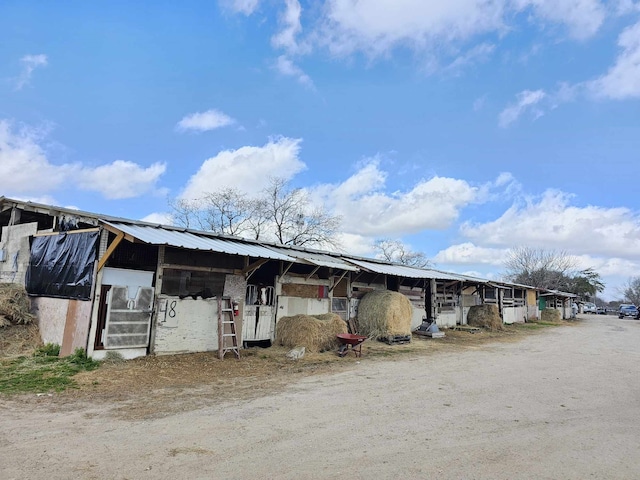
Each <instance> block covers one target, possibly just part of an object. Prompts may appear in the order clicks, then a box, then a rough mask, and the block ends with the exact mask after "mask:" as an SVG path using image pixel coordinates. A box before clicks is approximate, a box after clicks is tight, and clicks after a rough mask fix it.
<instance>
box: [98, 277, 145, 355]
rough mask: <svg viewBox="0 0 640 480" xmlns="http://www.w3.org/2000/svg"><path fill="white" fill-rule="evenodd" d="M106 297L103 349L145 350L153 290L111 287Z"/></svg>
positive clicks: (120, 286) (125, 286) (128, 286)
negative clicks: (140, 348)
mask: <svg viewBox="0 0 640 480" xmlns="http://www.w3.org/2000/svg"><path fill="white" fill-rule="evenodd" d="M134 289H135V290H134ZM131 290H134V291H133V292H132V291H131ZM108 295H109V297H108V300H107V318H106V322H105V330H104V335H103V341H104V347H105V348H139V347H145V348H146V347H147V346H148V345H149V332H150V330H151V313H152V312H153V308H152V305H153V288H152V287H144V286H138V287H132V286H130V285H112V286H111V290H109V294H108Z"/></svg>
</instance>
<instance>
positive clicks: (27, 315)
mask: <svg viewBox="0 0 640 480" xmlns="http://www.w3.org/2000/svg"><path fill="white" fill-rule="evenodd" d="M0 317H4V318H5V320H6V321H8V322H9V323H10V324H11V325H27V324H29V323H33V320H34V318H35V317H34V316H33V315H32V314H31V302H30V301H29V297H28V296H27V291H26V290H25V289H24V287H23V286H22V285H18V284H17V283H0Z"/></svg>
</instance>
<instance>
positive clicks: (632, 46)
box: [587, 22, 640, 100]
mask: <svg viewBox="0 0 640 480" xmlns="http://www.w3.org/2000/svg"><path fill="white" fill-rule="evenodd" d="M618 45H619V46H620V47H621V49H622V52H621V53H620V54H619V55H618V57H617V58H616V61H615V64H614V65H613V66H612V67H611V68H610V69H609V71H608V72H607V73H606V74H605V75H603V76H601V77H600V78H598V79H596V80H593V81H591V82H589V83H588V85H587V86H588V89H589V91H590V92H591V93H592V94H593V95H594V96H596V97H605V98H611V99H616V100H622V99H625V98H640V22H638V23H636V24H635V25H632V26H630V27H628V28H626V29H624V30H623V31H622V33H621V34H620V36H619V37H618Z"/></svg>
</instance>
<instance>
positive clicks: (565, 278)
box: [504, 247, 604, 299]
mask: <svg viewBox="0 0 640 480" xmlns="http://www.w3.org/2000/svg"><path fill="white" fill-rule="evenodd" d="M577 265H578V262H577V260H576V259H575V258H574V257H573V256H571V255H569V254H568V253H567V252H564V251H556V250H546V249H543V248H531V247H517V248H514V249H512V250H511V251H510V252H509V254H508V256H507V259H506V260H505V263H504V266H505V269H506V277H507V279H508V280H510V281H512V282H514V283H520V284H523V285H530V286H532V287H538V288H546V289H549V290H560V291H563V292H569V293H575V294H576V295H578V296H579V297H581V298H583V299H590V298H591V297H594V296H595V295H596V294H597V293H598V292H602V291H603V290H604V283H602V281H601V279H600V274H598V273H597V272H595V271H594V270H593V269H592V268H587V269H585V270H576V267H577Z"/></svg>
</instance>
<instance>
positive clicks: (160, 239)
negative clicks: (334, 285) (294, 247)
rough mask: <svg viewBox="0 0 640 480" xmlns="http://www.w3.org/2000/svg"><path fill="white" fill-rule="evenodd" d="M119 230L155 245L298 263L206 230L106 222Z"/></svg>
mask: <svg viewBox="0 0 640 480" xmlns="http://www.w3.org/2000/svg"><path fill="white" fill-rule="evenodd" d="M104 223H106V224H107V225H110V226H112V227H114V228H115V229H117V230H120V231H122V232H124V233H125V234H127V235H131V236H132V237H134V238H137V239H138V240H140V241H142V242H144V243H149V244H152V245H168V246H171V247H179V248H187V249H192V250H203V251H211V252H219V253H228V254H231V255H242V256H248V257H255V258H268V259H271V260H283V261H286V262H295V261H296V258H294V257H291V256H289V255H284V254H282V253H279V252H276V251H274V250H271V249H269V248H266V247H263V246H262V245H259V244H254V243H244V242H241V241H235V240H230V239H226V238H220V237H216V236H213V235H206V234H204V233H196V232H193V231H187V230H178V229H174V228H165V227H162V226H150V225H138V224H129V223H121V222H104Z"/></svg>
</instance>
